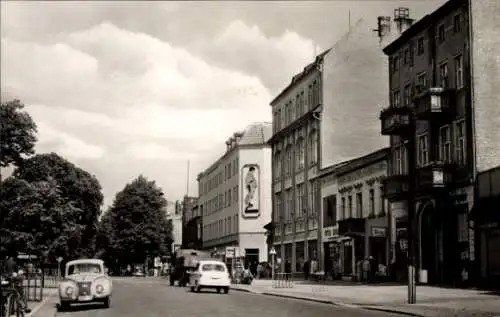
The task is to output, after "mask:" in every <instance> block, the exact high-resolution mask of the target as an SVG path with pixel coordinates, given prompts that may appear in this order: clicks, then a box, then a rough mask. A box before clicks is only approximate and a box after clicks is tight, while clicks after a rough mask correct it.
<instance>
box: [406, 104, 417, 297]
mask: <svg viewBox="0 0 500 317" xmlns="http://www.w3.org/2000/svg"><path fill="white" fill-rule="evenodd" d="M407 109H408V125H409V127H408V128H409V129H408V130H409V138H408V151H407V152H408V197H407V205H408V206H407V210H408V223H407V229H406V230H407V235H408V304H415V303H416V302H417V287H416V280H415V279H416V272H415V269H416V255H415V251H416V250H415V249H416V248H415V228H416V218H415V213H416V212H415V176H416V170H415V169H416V149H415V146H416V135H415V133H416V126H415V119H416V118H415V114H414V110H413V109H411V108H407Z"/></svg>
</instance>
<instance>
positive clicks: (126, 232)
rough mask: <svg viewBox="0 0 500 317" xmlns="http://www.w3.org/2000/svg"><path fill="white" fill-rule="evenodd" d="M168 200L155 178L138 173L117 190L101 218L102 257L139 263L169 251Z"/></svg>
mask: <svg viewBox="0 0 500 317" xmlns="http://www.w3.org/2000/svg"><path fill="white" fill-rule="evenodd" d="M166 206H167V201H166V199H165V197H164V194H163V192H162V190H161V189H160V188H159V187H158V186H157V185H156V183H155V182H154V181H148V180H147V179H146V177H144V176H142V175H141V176H139V177H138V178H136V179H135V180H134V181H132V182H131V183H129V184H127V185H126V186H125V188H124V189H123V190H122V191H121V192H119V193H118V194H117V195H116V197H115V200H114V202H113V205H112V206H111V208H110V209H109V210H108V211H107V212H106V213H105V214H104V215H103V217H102V219H101V221H100V226H99V227H100V229H99V231H100V234H98V237H97V241H98V244H99V245H100V246H101V247H102V248H103V249H105V253H106V255H105V258H107V259H108V260H112V262H114V261H119V262H120V263H121V264H133V263H142V262H143V261H144V259H145V258H146V256H148V255H150V256H159V255H164V254H167V253H168V250H169V247H170V245H171V243H172V223H171V222H170V221H168V220H167V218H166V214H165V208H166Z"/></svg>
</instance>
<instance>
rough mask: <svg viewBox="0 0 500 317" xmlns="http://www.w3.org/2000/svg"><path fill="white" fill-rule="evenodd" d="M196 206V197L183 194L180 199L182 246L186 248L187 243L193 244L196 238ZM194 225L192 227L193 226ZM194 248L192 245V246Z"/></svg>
mask: <svg viewBox="0 0 500 317" xmlns="http://www.w3.org/2000/svg"><path fill="white" fill-rule="evenodd" d="M197 207H198V197H191V196H187V195H185V196H184V198H183V200H182V247H183V248H188V244H191V245H193V243H194V242H195V241H196V239H197V231H196V221H192V220H193V218H195V217H196V214H195V213H196V212H197V211H198V210H197ZM193 227H194V228H193ZM193 248H194V247H193Z"/></svg>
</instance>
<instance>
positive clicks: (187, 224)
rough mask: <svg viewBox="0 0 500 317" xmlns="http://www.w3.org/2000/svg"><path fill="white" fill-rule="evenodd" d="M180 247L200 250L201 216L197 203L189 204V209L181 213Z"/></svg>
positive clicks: (201, 242) (201, 244)
mask: <svg viewBox="0 0 500 317" xmlns="http://www.w3.org/2000/svg"><path fill="white" fill-rule="evenodd" d="M182 222H183V229H182V248H184V249H195V250H201V249H202V248H203V239H202V216H201V212H200V208H199V206H198V204H194V205H192V206H191V210H190V211H188V212H187V213H186V214H184V215H183V219H182Z"/></svg>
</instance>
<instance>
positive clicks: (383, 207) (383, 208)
mask: <svg viewBox="0 0 500 317" xmlns="http://www.w3.org/2000/svg"><path fill="white" fill-rule="evenodd" d="M379 191H380V214H385V200H384V185H380V187H379Z"/></svg>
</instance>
